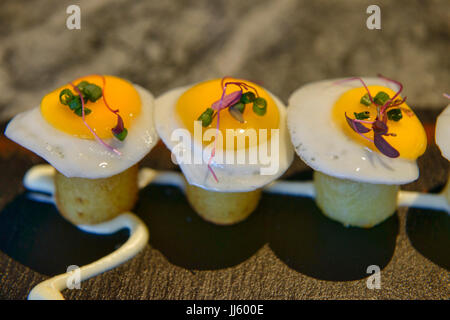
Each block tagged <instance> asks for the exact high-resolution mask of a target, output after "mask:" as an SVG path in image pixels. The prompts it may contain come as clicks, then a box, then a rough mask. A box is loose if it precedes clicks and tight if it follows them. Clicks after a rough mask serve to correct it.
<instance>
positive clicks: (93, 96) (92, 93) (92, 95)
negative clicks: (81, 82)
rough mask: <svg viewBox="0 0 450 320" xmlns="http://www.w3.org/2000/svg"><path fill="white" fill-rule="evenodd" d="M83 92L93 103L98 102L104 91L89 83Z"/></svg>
mask: <svg viewBox="0 0 450 320" xmlns="http://www.w3.org/2000/svg"><path fill="white" fill-rule="evenodd" d="M81 91H82V92H83V93H84V95H85V96H86V97H87V98H88V99H89V100H90V101H91V102H95V101H97V100H98V99H100V97H101V96H102V89H101V88H100V87H99V86H97V85H96V84H93V83H88V84H87V85H86V86H85V87H84V89H83V90H81Z"/></svg>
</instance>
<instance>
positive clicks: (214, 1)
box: [0, 0, 450, 120]
mask: <svg viewBox="0 0 450 320" xmlns="http://www.w3.org/2000/svg"><path fill="white" fill-rule="evenodd" d="M71 4H77V5H79V6H80V8H81V30H68V29H67V27H66V19H67V17H68V16H69V15H68V14H67V13H66V8H67V7H68V6H69V5H71ZM371 4H377V5H378V6H380V8H381V30H369V29H367V27H366V19H367V18H368V17H369V14H367V13H366V9H367V7H368V6H369V5H371ZM449 39H450V1H448V0H433V1H431V0H429V1H419V0H416V1H411V0H409V1H406V0H404V1H354V0H353V1H352V0H340V1H330V0H328V1H325V0H316V1H306V0H305V1H295V0H277V1H273V0H245V1H243V0H228V1H219V0H199V1H186V0H177V1H159V0H158V1H137V0H136V1H130V0H121V1H107V0H95V1H91V0H85V1H61V0H39V1H38V0H34V1H17V0H2V1H1V2H0V61H1V65H0V93H1V94H0V120H6V119H8V118H9V117H11V116H13V115H14V114H16V113H18V112H20V111H23V110H26V109H29V108H32V107H34V106H36V105H38V103H39V102H40V99H41V98H42V96H43V95H44V94H45V93H46V92H48V91H51V90H53V89H55V88H56V87H58V86H60V85H63V84H65V83H67V82H68V81H69V80H72V79H74V78H77V77H79V76H82V75H86V74H90V73H103V74H113V75H118V76H121V77H124V78H127V79H129V80H131V81H132V82H135V83H138V84H140V85H142V86H144V87H146V88H148V89H150V90H151V91H152V92H153V93H154V94H155V95H159V94H161V93H163V92H164V91H166V90H169V89H171V88H173V87H177V86H181V85H187V84H191V83H193V82H197V81H202V80H206V79H209V78H214V77H222V76H224V75H233V76H238V77H243V78H247V79H251V80H254V81H257V82H259V83H262V84H263V85H264V86H266V87H267V88H268V89H269V90H271V91H272V92H273V93H275V94H276V95H278V96H279V97H280V98H281V99H282V100H284V101H287V99H288V97H289V95H290V94H291V93H292V92H293V91H294V90H295V89H296V88H298V87H299V86H301V85H303V84H305V83H307V82H311V81H317V80H322V79H326V78H334V77H347V76H351V75H364V76H375V75H377V74H378V73H381V74H383V75H385V76H388V77H391V78H395V79H397V80H399V81H401V82H403V84H404V85H405V95H406V96H408V101H409V105H410V106H412V107H416V108H435V109H442V108H443V107H444V106H445V105H446V104H447V103H448V101H447V100H446V99H445V98H443V96H442V93H443V92H449V91H450V77H449V70H450V59H449V49H450V46H449Z"/></svg>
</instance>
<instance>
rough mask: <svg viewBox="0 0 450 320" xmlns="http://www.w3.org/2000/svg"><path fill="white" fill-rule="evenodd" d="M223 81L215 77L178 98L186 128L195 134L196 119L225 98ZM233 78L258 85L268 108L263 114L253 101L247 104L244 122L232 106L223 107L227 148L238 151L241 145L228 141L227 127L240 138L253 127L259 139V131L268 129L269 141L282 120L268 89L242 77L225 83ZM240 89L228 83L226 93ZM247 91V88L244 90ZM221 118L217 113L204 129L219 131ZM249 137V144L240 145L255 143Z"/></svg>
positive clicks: (225, 146)
mask: <svg viewBox="0 0 450 320" xmlns="http://www.w3.org/2000/svg"><path fill="white" fill-rule="evenodd" d="M221 81H222V79H215V80H210V81H205V82H202V83H199V84H197V85H195V86H193V87H192V88H190V89H189V90H187V91H186V92H184V93H183V94H182V95H181V96H180V98H179V99H178V102H177V105H176V113H177V115H178V117H179V118H180V119H181V121H182V124H183V125H184V127H186V128H187V129H188V130H189V131H190V132H191V134H193V133H194V121H197V120H198V117H199V116H200V115H201V114H202V113H203V112H204V111H205V110H206V109H207V108H210V107H211V105H212V104H213V103H214V102H216V101H218V100H220V98H221V97H222V92H223V89H222V86H221ZM230 81H233V82H235V81H239V82H243V83H245V84H247V85H249V86H252V87H254V88H255V89H256V90H257V92H258V95H259V96H260V97H262V98H264V99H265V100H266V102H267V111H266V113H265V114H264V115H263V116H260V115H257V114H256V113H255V112H253V110H252V108H253V103H248V104H246V105H245V110H244V112H243V118H244V122H243V123H241V122H239V121H238V120H236V119H235V118H234V117H233V116H232V115H231V114H230V113H229V111H228V108H226V109H222V110H221V111H220V121H219V130H220V132H221V133H222V137H223V144H224V145H223V147H224V149H227V150H232V149H233V148H234V150H236V149H237V148H238V144H237V143H236V142H234V143H233V144H231V143H230V144H227V143H226V137H227V136H226V130H227V129H232V130H233V131H234V135H235V136H236V137H237V139H242V138H245V136H248V135H249V131H252V130H254V132H256V136H257V139H259V130H260V129H267V141H269V140H270V133H271V129H278V128H279V122H280V115H279V112H278V107H277V105H276V104H275V102H274V101H273V99H272V97H271V96H270V95H269V94H268V93H267V91H265V90H264V89H263V88H261V87H260V86H258V85H256V84H254V83H252V82H249V81H245V80H241V79H233V78H227V79H226V81H225V83H226V82H230ZM239 90H240V89H239V87H238V86H236V85H228V86H227V90H226V94H230V93H232V92H235V91H239ZM249 91H252V90H249ZM245 92H247V91H246V90H244V91H243V93H245ZM217 118H218V117H217V115H216V116H215V117H214V118H213V120H212V122H211V124H210V125H209V126H208V127H205V128H203V132H205V131H206V130H208V129H209V128H212V129H214V130H216V127H217ZM240 136H244V137H240ZM213 139H214V138H212V140H211V141H214V140H213ZM247 140H249V139H245V145H241V146H240V148H248V147H250V146H252V145H250V144H249V143H248V141H247ZM211 141H203V142H204V143H206V144H209V143H211ZM238 141H239V140H238ZM258 143H259V142H258Z"/></svg>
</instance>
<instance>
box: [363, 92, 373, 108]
mask: <svg viewBox="0 0 450 320" xmlns="http://www.w3.org/2000/svg"><path fill="white" fill-rule="evenodd" d="M360 102H361V104H363V105H365V106H370V105H371V104H372V101H370V98H369V94H368V93H366V94H365V95H363V96H362V97H361V100H360Z"/></svg>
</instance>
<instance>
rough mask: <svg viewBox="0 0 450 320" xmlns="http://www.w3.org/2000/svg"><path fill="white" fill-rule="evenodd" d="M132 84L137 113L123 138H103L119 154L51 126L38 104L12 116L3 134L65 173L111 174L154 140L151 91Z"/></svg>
mask: <svg viewBox="0 0 450 320" xmlns="http://www.w3.org/2000/svg"><path fill="white" fill-rule="evenodd" d="M133 86H134V87H135V89H136V90H137V92H138V93H139V96H140V98H141V102H142V108H141V112H140V114H139V116H138V117H136V118H135V119H134V120H133V122H132V125H131V127H130V128H127V129H128V135H127V137H126V139H125V140H124V141H119V140H117V139H115V138H111V139H104V141H105V142H106V143H108V144H110V145H111V146H113V147H114V148H116V149H118V150H119V151H120V152H121V153H122V155H120V156H119V155H117V154H116V153H114V152H112V151H110V150H108V149H107V148H106V147H105V146H103V145H101V144H100V143H99V142H97V141H96V140H94V139H93V140H88V139H80V138H77V137H75V136H72V135H70V134H67V133H65V132H63V131H60V130H58V129H56V128H54V127H53V126H52V125H51V124H49V123H48V122H47V121H46V120H45V119H44V118H43V116H42V113H41V110H40V108H39V107H37V108H33V109H31V110H29V111H26V112H23V113H20V114H18V115H17V116H15V117H14V118H13V119H12V120H11V122H10V123H9V124H8V126H7V128H6V131H5V135H6V136H7V137H8V138H9V139H11V140H13V141H15V142H16V143H18V144H20V145H21V146H23V147H25V148H27V149H29V150H31V151H33V152H34V153H36V154H38V155H39V156H41V157H42V158H44V159H45V160H47V161H48V162H49V163H50V164H51V165H52V166H53V167H55V169H56V170H58V171H59V172H61V173H62V174H63V175H65V176H66V177H69V178H71V177H79V178H89V179H98V178H107V177H110V176H113V175H115V174H118V173H120V172H123V171H125V170H126V169H128V168H130V167H131V166H133V165H134V164H136V163H137V162H138V161H140V160H141V159H142V158H143V157H144V156H145V155H146V154H147V153H149V152H150V150H151V149H152V148H153V147H154V146H155V144H156V143H157V142H158V136H157V133H156V130H155V128H154V125H153V123H154V122H153V106H154V98H153V95H152V94H151V93H150V92H149V91H147V90H145V89H144V88H142V87H140V86H138V85H136V84H134V85H133ZM80 121H81V118H80Z"/></svg>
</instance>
